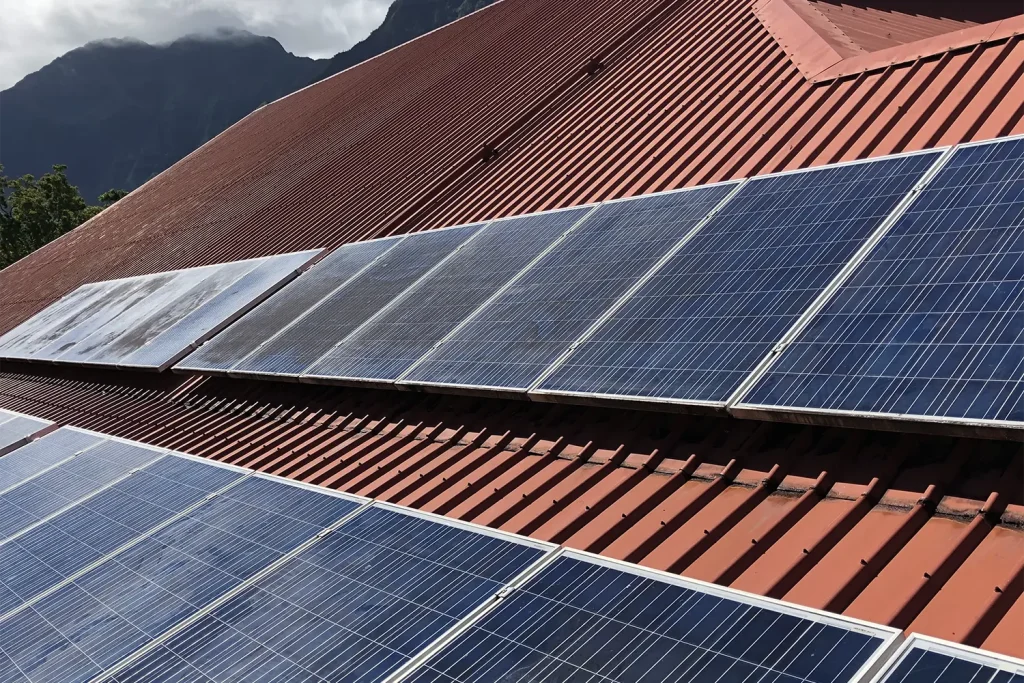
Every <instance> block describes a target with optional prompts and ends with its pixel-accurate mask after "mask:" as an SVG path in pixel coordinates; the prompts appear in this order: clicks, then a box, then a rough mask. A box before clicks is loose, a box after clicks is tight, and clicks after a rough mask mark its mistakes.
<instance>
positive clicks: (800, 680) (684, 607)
mask: <svg viewBox="0 0 1024 683" xmlns="http://www.w3.org/2000/svg"><path fill="white" fill-rule="evenodd" d="M886 637H887V635H886V632H884V631H882V630H880V629H879V630H878V631H877V632H875V631H872V630H871V629H867V628H853V627H845V626H842V625H839V624H837V623H836V622H825V621H819V620H812V619H810V618H807V617H803V616H798V615H797V614H796V613H787V612H782V611H778V610H776V609H773V608H772V607H770V606H767V605H766V606H760V605H757V604H753V603H749V602H741V601H739V600H734V599H730V598H728V597H723V595H716V594H711V593H708V592H704V591H703V590H696V589H694V588H692V587H687V586H684V585H679V584H677V583H668V582H666V581H659V580H656V579H654V578H651V577H650V576H647V575H641V574H639V573H631V572H627V571H624V570H620V569H616V568H613V567H610V566H606V565H603V564H595V563H592V562H590V561H586V560H584V559H580V558H578V557H573V556H563V557H560V558H558V559H557V560H556V561H555V562H554V563H552V564H551V565H549V566H548V567H547V568H545V569H544V570H543V571H541V572H540V573H539V574H537V575H536V576H535V577H534V578H533V579H531V580H530V581H529V582H528V583H526V584H525V585H524V586H523V587H522V588H520V589H518V590H515V591H514V592H513V593H512V594H511V595H510V596H508V597H506V598H505V599H504V600H503V601H502V602H501V603H500V604H499V605H498V607H497V608H495V609H494V610H493V611H491V612H489V613H488V614H487V615H485V616H484V617H483V618H482V619H481V620H480V621H478V622H476V624H475V625H474V626H473V627H472V628H470V629H469V630H468V631H466V632H464V633H463V634H462V635H461V636H459V637H458V638H457V639H456V640H455V641H453V642H452V643H451V644H449V645H448V647H446V648H445V649H444V650H442V651H441V652H440V653H439V654H437V655H435V656H434V657H433V658H431V659H429V660H428V661H427V662H426V663H425V664H424V665H423V666H422V667H421V668H420V669H419V670H418V671H417V672H416V673H415V674H414V675H413V676H412V677H411V678H409V679H407V680H408V681H411V682H414V683H427V682H431V683H433V682H438V683H440V682H444V683H452V682H454V681H460V682H462V681H495V680H501V681H507V682H508V683H514V682H516V681H540V680H543V681H574V682H575V681H580V682H583V681H587V682H591V681H592V682H594V683H597V682H598V681H603V682H611V681H614V682H619V683H634V682H636V683H639V682H643V683H654V682H658V683H674V682H678V683H714V682H718V683H722V682H724V681H730V682H740V681H759V682H765V683H767V682H769V681H770V682H771V683H806V682H813V683H840V682H845V681H849V682H851V683H852V682H853V681H855V680H857V678H856V675H857V674H858V672H859V671H860V669H861V668H862V667H863V666H864V665H865V664H866V663H867V662H868V660H869V659H871V657H872V656H873V655H875V654H876V653H878V652H879V650H880V649H881V648H882V647H883V644H884V643H885V640H886Z"/></svg>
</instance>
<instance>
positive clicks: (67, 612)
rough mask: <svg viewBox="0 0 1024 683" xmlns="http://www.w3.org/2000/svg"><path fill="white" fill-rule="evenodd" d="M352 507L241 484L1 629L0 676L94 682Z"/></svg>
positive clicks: (272, 486)
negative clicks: (13, 673) (11, 674)
mask: <svg viewBox="0 0 1024 683" xmlns="http://www.w3.org/2000/svg"><path fill="white" fill-rule="evenodd" d="M358 507H359V503H358V502H356V501H354V500H351V499H348V498H344V497H340V496H333V495H325V494H322V493H318V492H314V491H310V490H308V489H305V488H301V487H298V486H292V485H288V484H284V483H280V482H277V481H271V480H269V479H265V478H261V477H249V478H247V479H245V480H243V481H242V482H241V483H240V484H238V485H237V486H234V487H232V488H230V489H228V490H227V491H224V492H223V493H221V494H220V495H218V496H216V497H214V498H212V499H211V500H209V501H208V502H206V503H204V504H203V505H201V506H199V507H198V508H196V509H195V510H194V511H192V512H190V513H189V514H187V515H185V516H183V517H179V518H177V519H175V520H174V522H173V523H171V524H169V525H167V526H164V527H163V528H161V529H160V530H159V531H158V532H156V533H154V534H152V535H149V536H146V537H144V538H143V539H142V540H140V541H139V542H137V543H135V544H133V545H131V546H130V547H129V548H127V549H126V550H123V551H122V552H119V553H117V554H116V555H114V556H113V557H110V558H108V559H106V560H105V561H103V562H102V563H100V564H99V565H97V566H95V567H94V568H92V569H90V570H89V571H87V572H85V573H83V574H80V575H78V576H76V577H75V578H74V580H73V581H70V582H68V583H65V584H64V585H62V586H60V587H59V588H57V589H56V590H53V591H51V592H48V593H46V594H45V595H44V596H43V597H41V598H40V599H38V600H35V601H32V602H29V603H27V604H26V605H25V606H23V607H20V608H19V609H17V610H16V611H14V612H13V613H9V614H8V615H7V616H5V617H4V618H2V619H0V672H2V671H4V670H5V669H6V670H8V671H17V672H19V673H20V674H21V675H22V676H24V677H25V678H27V679H29V680H33V681H35V680H47V681H49V680H57V681H64V680H89V679H91V678H92V677H93V676H97V675H100V674H102V673H103V672H104V670H106V668H107V667H109V666H111V665H112V664H114V663H116V662H118V661H119V660H120V659H122V658H123V657H124V656H126V655H127V654H129V653H131V652H132V651H134V650H135V649H137V648H138V647H140V646H142V645H145V644H146V643H148V642H150V641H152V640H153V639H155V638H156V637H158V636H159V635H160V634H161V633H163V632H164V631H165V630H167V629H168V628H170V627H171V626H173V625H174V624H176V623H177V622H179V621H180V620H181V619H183V618H185V617H187V616H189V615H191V614H193V613H194V612H195V611H196V610H198V609H200V608H201V607H203V606H204V605H206V604H208V603H209V602H210V601H212V600H214V599H215V598H217V597H219V596H220V595H223V594H224V593H225V592H227V591H228V590H230V589H232V588H233V587H235V586H238V585H239V584H241V583H242V582H244V581H245V580H246V579H248V578H250V577H252V576H254V575H256V574H257V573H258V572H260V571H261V570H262V569H264V568H265V567H266V566H268V565H269V564H271V563H272V562H274V561H275V560H277V559H279V558H281V557H282V556H284V555H285V554H286V553H288V552H290V551H292V550H294V549H296V548H298V547H300V546H302V545H303V544H304V543H305V542H307V541H308V540H309V539H311V538H313V537H315V536H316V535H317V534H319V533H320V532H321V531H322V530H323V529H324V527H325V526H326V525H327V524H330V523H333V522H334V521H336V520H339V519H342V518H344V516H345V515H347V514H348V513H349V512H351V511H352V510H354V509H356V508H358ZM279 510H281V511H286V512H284V513H282V512H278V511H279Z"/></svg>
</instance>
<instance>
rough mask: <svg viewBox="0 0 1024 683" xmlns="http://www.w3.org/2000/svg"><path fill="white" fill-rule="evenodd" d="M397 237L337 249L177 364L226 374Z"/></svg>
mask: <svg viewBox="0 0 1024 683" xmlns="http://www.w3.org/2000/svg"><path fill="white" fill-rule="evenodd" d="M400 239H401V238H398V237H391V238H387V239H380V240H373V241H370V242H356V243H355V244H347V245H344V246H342V247H339V248H338V249H335V250H334V251H333V252H331V253H330V255H328V256H327V257H325V258H324V259H323V260H322V261H320V262H319V263H317V264H316V265H315V266H313V267H312V268H310V269H309V270H308V271H307V272H305V273H303V274H302V275H300V276H299V277H298V278H297V279H296V280H295V281H293V282H291V283H289V284H288V285H287V286H285V287H284V289H282V290H281V291H280V292H278V293H276V294H274V295H273V296H272V297H270V298H269V299H267V301H265V302H264V303H262V304H260V305H259V306H258V307H256V308H255V309H254V310H252V311H251V312H249V313H248V314H246V315H245V316H244V317H243V318H241V319H240V320H238V321H237V322H235V323H234V324H233V325H231V326H230V327H229V328H228V329H226V330H224V331H223V332H221V333H220V334H218V335H217V336H216V337H214V338H213V339H211V340H210V341H209V342H207V343H206V344H204V345H203V346H202V347H201V348H200V349H199V350H198V351H196V352H195V353H193V354H192V355H190V356H189V357H188V358H186V359H185V360H183V361H182V362H180V363H178V365H177V367H178V368H180V369H186V370H204V371H211V370H212V371H220V372H227V371H228V370H230V369H231V368H232V367H234V366H235V365H237V364H238V363H239V362H240V361H242V359H244V358H245V357H246V356H248V355H249V354H251V353H252V352H253V351H255V350H256V349H257V348H259V347H260V346H261V345H262V344H264V343H265V342H266V341H267V340H269V339H270V338H272V337H273V336H274V335H276V334H278V333H280V332H281V330H283V329H284V328H286V327H287V326H289V325H291V324H292V323H294V322H295V321H296V319H297V318H299V317H300V316H302V315H303V314H304V313H306V312H307V311H308V310H309V309H310V308H312V307H313V306H315V305H316V304H318V303H319V302H320V301H321V300H323V299H324V297H326V296H328V295H329V294H330V293H331V292H333V291H334V290H336V289H338V288H339V287H341V286H342V285H344V284H345V283H346V282H347V281H348V280H349V279H350V278H351V277H352V276H354V275H356V274H357V273H358V272H359V271H360V270H362V269H363V268H364V267H366V266H367V265H368V264H370V263H371V262H372V261H373V260H374V259H375V258H377V257H378V256H380V255H381V254H383V253H384V252H385V251H387V250H388V249H390V248H391V247H393V246H395V245H396V244H397V243H398V242H399V240H400Z"/></svg>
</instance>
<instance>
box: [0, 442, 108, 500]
mask: <svg viewBox="0 0 1024 683" xmlns="http://www.w3.org/2000/svg"><path fill="white" fill-rule="evenodd" d="M102 441H103V438H102V437H99V436H94V435H92V434H86V433H83V432H78V431H74V430H70V429H58V430H57V431H55V432H51V433H49V434H47V435H46V436H44V437H43V438H41V439H38V440H36V441H33V442H32V443H30V444H28V445H27V446H22V447H21V448H18V449H17V450H15V451H13V452H11V453H8V454H7V455H5V456H4V457H3V458H2V459H0V494H3V493H5V492H7V491H8V490H10V489H12V488H14V487H15V486H18V485H20V484H22V483H24V482H25V481H28V480H29V479H32V478H33V477H37V476H39V475H40V474H42V473H43V472H46V471H47V470H49V469H50V468H52V467H54V466H56V465H58V464H59V463H61V462H64V461H65V460H68V459H70V458H73V457H74V456H76V455H78V454H79V453H82V452H84V451H85V450H87V449H89V448H92V447H93V446H96V445H97V444H99V443H101V442H102Z"/></svg>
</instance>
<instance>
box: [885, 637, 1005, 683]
mask: <svg viewBox="0 0 1024 683" xmlns="http://www.w3.org/2000/svg"><path fill="white" fill-rule="evenodd" d="M873 683H1024V661H1020V660H1017V659H1012V658H1010V657H1003V656H995V655H993V654H991V653H988V652H983V651H981V650H977V649H975V648H972V647H966V646H963V645H954V644H953V643H949V642H945V641H940V640H936V639H934V638H928V637H926V636H921V635H917V634H914V635H912V636H910V638H908V639H907V640H906V641H905V642H904V643H903V645H902V646H901V647H900V650H899V651H898V652H897V653H896V655H895V656H894V657H893V658H892V659H891V660H890V662H889V664H888V666H886V668H885V669H883V670H882V671H881V672H880V673H879V674H878V676H877V677H876V678H875V679H874V681H873Z"/></svg>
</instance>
